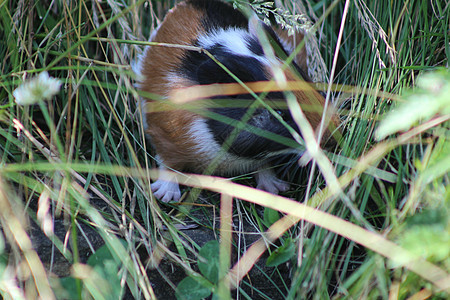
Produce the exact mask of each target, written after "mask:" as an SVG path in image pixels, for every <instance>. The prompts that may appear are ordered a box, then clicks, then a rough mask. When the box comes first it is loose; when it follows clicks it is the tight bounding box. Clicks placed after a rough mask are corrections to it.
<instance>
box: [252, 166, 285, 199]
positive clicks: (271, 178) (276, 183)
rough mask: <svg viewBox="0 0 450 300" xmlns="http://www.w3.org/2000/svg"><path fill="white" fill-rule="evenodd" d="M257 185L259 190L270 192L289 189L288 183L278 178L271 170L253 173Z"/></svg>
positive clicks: (276, 192)
mask: <svg viewBox="0 0 450 300" xmlns="http://www.w3.org/2000/svg"><path fill="white" fill-rule="evenodd" d="M255 179H256V183H257V186H256V188H257V189H259V190H263V191H266V192H269V193H272V194H275V195H276V194H278V193H279V192H286V191H288V190H289V187H290V186H289V183H287V182H285V181H283V180H281V179H278V178H277V177H276V176H275V173H273V172H272V171H271V170H261V171H259V172H258V173H256V175H255Z"/></svg>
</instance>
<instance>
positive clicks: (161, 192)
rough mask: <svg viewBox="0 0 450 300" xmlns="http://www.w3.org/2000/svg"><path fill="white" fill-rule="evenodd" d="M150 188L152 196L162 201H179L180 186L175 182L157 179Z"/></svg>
mask: <svg viewBox="0 0 450 300" xmlns="http://www.w3.org/2000/svg"><path fill="white" fill-rule="evenodd" d="M151 189H152V193H153V196H155V197H156V198H158V199H159V200H160V201H162V202H164V203H168V202H172V201H174V202H178V201H180V198H181V192H180V186H179V185H178V183H176V182H170V181H165V180H162V179H158V180H156V181H155V182H154V183H152V184H151Z"/></svg>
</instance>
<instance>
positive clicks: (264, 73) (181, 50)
mask: <svg viewBox="0 0 450 300" xmlns="http://www.w3.org/2000/svg"><path fill="white" fill-rule="evenodd" d="M256 25H258V26H259V27H257V26H256ZM256 25H255V23H254V20H250V21H249V19H248V18H247V17H246V16H245V15H244V14H243V13H242V12H240V11H238V10H235V9H234V8H233V7H232V6H231V5H229V4H227V3H224V2H220V1H211V0H188V1H185V2H181V3H179V4H177V5H176V6H175V7H174V8H173V9H171V10H170V11H169V12H168V13H167V15H166V17H165V18H164V20H163V22H162V23H161V24H160V25H159V26H158V28H157V29H156V30H155V31H154V32H153V33H152V35H151V38H150V41H151V42H158V43H165V44H177V45H184V46H194V47H197V49H199V48H200V49H204V50H207V51H208V52H209V53H210V54H212V55H213V56H214V58H215V59H216V60H217V61H219V62H220V63H221V64H222V65H223V66H225V69H228V70H225V69H224V68H223V67H222V66H221V65H219V64H218V63H217V62H216V61H214V60H213V59H212V58H211V57H210V56H208V55H207V54H206V53H205V51H200V52H199V51H195V50H191V49H189V48H188V47H162V46H147V47H146V49H145V51H144V52H143V54H142V55H141V57H140V59H139V62H138V65H137V68H135V71H136V72H137V73H139V74H140V76H139V77H140V78H141V79H140V80H139V82H138V87H139V89H140V90H142V91H143V92H146V93H148V94H146V95H159V96H160V98H161V99H162V100H155V99H144V100H143V102H144V105H143V106H142V107H143V113H144V118H143V119H144V120H145V123H146V124H145V126H146V133H147V134H148V135H149V136H150V141H151V144H152V145H153V146H154V148H155V151H156V154H157V155H156V159H157V162H158V164H159V169H160V171H161V172H160V177H159V179H158V180H156V181H155V182H154V183H152V185H151V189H152V192H153V195H154V196H155V197H156V198H158V199H160V200H161V201H163V202H170V201H179V200H180V198H181V193H180V188H179V185H178V183H177V182H175V181H174V180H172V179H173V178H172V179H171V177H170V173H169V172H167V171H166V170H175V171H189V172H194V173H203V172H205V170H208V168H209V167H210V166H211V164H212V163H213V162H214V164H215V168H214V170H213V173H214V174H216V175H222V176H233V175H237V174H245V173H246V172H255V179H256V182H257V188H258V189H262V190H265V191H268V192H271V193H274V194H277V193H279V192H284V191H287V190H288V189H289V187H290V186H289V184H288V183H286V182H284V181H282V180H280V179H278V178H277V177H276V175H275V173H274V172H273V170H272V169H271V168H270V166H269V163H268V161H269V160H270V158H271V157H273V156H275V155H279V154H282V153H288V152H289V151H290V152H292V151H293V150H292V147H289V146H287V145H286V143H280V142H279V141H278V140H277V139H274V138H269V137H268V136H267V135H262V134H259V133H258V130H263V131H265V132H269V133H271V134H272V135H273V134H276V135H277V136H281V137H284V138H288V139H291V140H293V138H292V134H291V133H290V131H289V130H288V129H287V126H286V124H288V125H289V126H291V128H293V129H295V130H297V131H298V127H297V125H296V124H295V122H294V121H293V119H292V116H291V115H290V112H289V110H288V109H287V108H286V106H285V107H284V109H275V111H276V113H277V114H278V116H276V115H275V114H274V113H273V112H274V111H270V110H269V109H268V108H267V107H256V108H255V107H254V106H252V103H253V102H254V101H256V100H254V98H253V96H252V95H250V94H240V95H221V96H215V97H212V100H211V101H214V100H215V99H225V100H226V101H230V103H233V101H236V100H237V99H247V100H249V101H247V102H249V103H250V104H249V105H248V107H242V106H236V107H233V105H229V106H227V107H220V106H218V107H210V108H207V111H208V112H210V113H212V115H215V116H223V117H224V119H226V120H228V121H224V120H223V118H220V117H216V118H214V117H211V116H206V115H202V114H199V113H197V112H195V111H190V110H185V109H181V108H180V109H176V108H175V109H170V110H164V109H158V106H160V108H161V107H164V105H165V104H167V103H168V101H170V99H169V98H170V95H171V93H172V92H173V91H174V90H175V89H182V88H187V87H192V86H197V85H210V84H224V83H235V82H236V80H235V78H233V76H231V75H230V73H229V72H228V71H230V72H231V73H232V74H234V75H235V76H236V77H237V78H239V80H241V81H242V82H244V83H251V82H261V81H267V82H268V81H270V80H273V77H274V75H273V71H272V70H273V66H274V65H278V66H281V65H282V64H283V60H282V58H280V57H279V56H280V55H278V56H276V59H275V60H274V59H269V58H268V57H267V55H266V54H265V51H264V47H263V46H262V43H261V42H260V39H259V38H258V32H261V30H260V29H259V28H263V31H264V32H265V33H266V36H267V37H268V38H270V40H271V41H272V43H275V44H276V45H277V47H278V48H279V49H278V50H280V49H281V51H282V52H283V53H284V56H285V57H287V56H289V54H290V53H291V52H292V51H293V50H294V49H295V47H296V46H297V44H298V43H299V42H300V41H301V39H302V35H301V34H296V35H295V38H296V39H297V41H296V42H297V43H294V37H292V36H289V35H288V34H287V32H284V31H282V30H279V29H277V28H272V27H270V26H267V25H265V24H263V23H262V22H260V23H259V24H256ZM258 30H259V31H258ZM305 68H306V53H305V51H304V49H303V50H302V51H300V52H299V54H298V55H296V57H295V58H294V61H293V62H292V64H291V66H290V67H289V68H287V69H285V70H284V71H283V72H284V76H285V78H286V80H287V81H295V80H298V78H299V76H298V74H300V77H303V80H306V81H308V80H309V78H308V76H307V72H306V69H305ZM293 93H294V95H295V96H296V97H297V101H298V103H299V104H300V105H312V104H317V105H319V106H320V107H321V108H323V106H324V103H325V100H324V98H323V96H322V95H321V94H320V93H318V92H317V91H316V90H314V89H312V88H310V89H307V90H301V91H299V90H297V91H294V92H293ZM263 98H264V100H265V101H270V100H279V99H284V94H283V92H280V91H275V92H268V93H266V94H265V95H264V97H263ZM148 104H152V105H151V106H150V107H151V109H148V108H146V106H148ZM251 107H252V108H251ZM250 110H251V113H249V111H250ZM306 116H307V119H308V121H309V122H310V123H311V125H312V126H313V128H317V127H318V126H319V124H320V121H321V118H322V112H321V111H317V110H316V111H313V112H308V113H306ZM280 117H281V118H282V119H283V120H284V121H285V122H281V121H280ZM230 120H231V121H230ZM242 120H245V124H246V125H247V127H246V128H243V129H242V128H241V129H239V130H235V128H236V124H234V123H237V122H241V121H242ZM336 120H337V119H336V118H335V117H331V123H334V125H335V126H337V121H336ZM283 123H284V124H283ZM329 136H330V131H329V130H325V133H324V139H327V138H328V137H329ZM295 151H297V153H298V154H299V155H300V154H301V151H299V150H294V152H295Z"/></svg>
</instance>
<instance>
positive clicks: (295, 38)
mask: <svg viewBox="0 0 450 300" xmlns="http://www.w3.org/2000/svg"><path fill="white" fill-rule="evenodd" d="M272 29H273V31H274V32H275V34H276V35H277V36H278V38H279V40H280V42H281V44H282V46H283V48H284V49H285V50H286V51H287V53H288V54H291V53H292V52H293V51H294V50H295V49H296V48H297V46H298V45H300V43H301V42H302V41H303V38H304V35H303V34H302V33H300V32H295V33H294V34H292V35H289V32H288V31H287V30H283V29H281V28H280V27H278V26H272ZM306 58H307V53H306V47H305V46H303V47H302V49H300V52H298V53H297V55H296V56H295V58H294V61H295V63H296V64H297V65H298V66H299V67H300V69H302V70H303V71H305V72H307V71H308V64H307V62H306Z"/></svg>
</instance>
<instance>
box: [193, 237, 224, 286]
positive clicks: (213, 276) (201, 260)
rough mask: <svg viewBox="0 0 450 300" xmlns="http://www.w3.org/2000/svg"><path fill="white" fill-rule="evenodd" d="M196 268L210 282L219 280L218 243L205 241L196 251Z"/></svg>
mask: <svg viewBox="0 0 450 300" xmlns="http://www.w3.org/2000/svg"><path fill="white" fill-rule="evenodd" d="M197 262H198V268H199V269H200V272H201V273H202V274H203V275H204V276H205V277H206V278H207V279H208V280H209V281H211V282H212V283H217V282H218V281H219V265H220V264H219V243H218V242H217V241H209V242H207V243H206V244H205V245H204V246H203V247H202V248H201V249H200V251H199V253H198V260H197Z"/></svg>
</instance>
